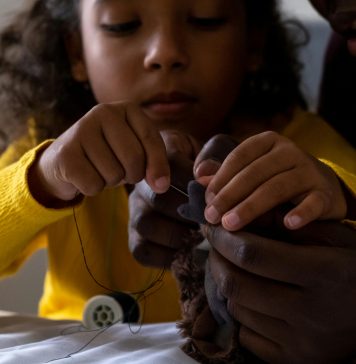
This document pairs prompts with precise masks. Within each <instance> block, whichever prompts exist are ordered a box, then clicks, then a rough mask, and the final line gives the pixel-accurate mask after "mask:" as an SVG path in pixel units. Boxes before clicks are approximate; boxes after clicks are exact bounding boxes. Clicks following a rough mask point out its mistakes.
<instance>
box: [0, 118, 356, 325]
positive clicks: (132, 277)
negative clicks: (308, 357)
mask: <svg viewBox="0 0 356 364" xmlns="http://www.w3.org/2000/svg"><path fill="white" fill-rule="evenodd" d="M282 134H284V135H285V136H287V137H289V138H290V139H292V140H294V141H295V142H296V143H297V144H298V145H299V146H300V147H301V148H303V149H304V150H305V151H307V152H309V153H310V154H312V155H314V156H315V157H317V158H319V159H321V160H323V161H324V162H325V163H327V164H328V165H329V166H331V167H332V168H333V169H334V171H335V172H336V173H337V174H338V175H339V177H340V178H341V179H342V180H343V181H344V183H345V184H346V185H347V186H348V188H349V189H350V191H351V193H352V194H353V195H354V196H356V151H355V150H354V149H353V148H352V147H351V146H350V145H349V144H348V143H347V142H345V141H344V139H343V138H342V137H341V136H339V135H338V134H337V133H336V132H335V131H334V130H333V129H332V128H331V127H330V126H328V125H327V124H326V123H325V122H323V121H322V120H321V119H320V118H318V117H317V116H315V115H312V114H309V113H305V112H301V111H296V113H295V115H294V118H293V120H292V121H291V123H290V124H289V125H288V126H287V127H286V129H285V130H284V131H283V132H282ZM46 143H48V142H45V143H44V144H42V145H40V146H37V147H34V146H33V145H31V139H30V137H26V138H24V139H22V140H21V141H18V142H17V143H15V144H13V145H11V146H10V147H9V148H8V149H7V150H6V151H5V152H4V154H3V155H2V156H1V157H0V178H1V182H2V183H1V185H0V196H1V198H0V221H1V229H0V244H1V248H0V275H2V276H6V275H8V274H12V273H14V272H15V271H16V270H17V269H18V268H19V267H20V265H21V263H22V262H23V261H24V260H25V259H26V258H27V257H28V256H29V255H30V254H31V253H32V252H33V251H35V250H36V249H39V248H41V247H46V248H47V250H48V256H49V266H48V272H47V275H46V281H45V289H44V293H43V297H42V299H41V302H40V315H42V316H45V317H48V318H56V319H59V318H74V319H81V315H82V310H83V305H84V304H85V302H86V300H87V299H88V298H89V297H91V296H92V295H95V294H99V293H102V292H103V289H102V288H100V287H99V286H98V285H97V284H96V283H95V282H94V280H93V279H92V277H91V276H90V275H89V273H88V271H87V269H86V267H85V264H84V259H83V254H82V251H81V245H80V240H79V235H78V231H77V227H76V224H75V220H74V216H73V214H74V213H73V208H65V209H48V208H45V207H43V206H41V205H40V204H39V203H37V202H36V201H35V200H34V198H33V197H32V196H31V193H30V191H29V189H28V183H27V171H28V169H29V167H30V166H31V164H32V162H33V161H34V160H35V158H36V153H37V152H38V150H40V149H41V148H43V147H44V146H45V145H46ZM26 149H27V150H28V151H27V152H26V153H24V150H26ZM21 155H22V156H21ZM20 156H21V158H20ZM19 158H20V159H19ZM75 217H76V218H77V221H78V229H79V233H80V237H81V240H82V242H83V246H84V251H85V257H86V259H87V263H88V266H89V268H90V271H91V272H92V273H93V275H94V277H95V278H96V279H97V281H99V282H100V283H101V284H103V285H105V286H106V287H110V288H112V289H115V290H121V291H126V292H139V291H143V290H145V289H146V288H147V287H148V286H150V284H151V283H152V282H153V281H155V279H156V278H157V276H158V275H159V273H160V271H159V270H155V269H148V268H144V267H142V266H141V265H140V264H138V263H137V262H136V261H135V260H134V258H133V257H132V256H131V254H130V252H129V249H128V242H127V222H128V204H127V194H126V191H125V189H124V188H123V187H119V188H115V189H108V190H105V191H104V192H102V193H101V194H99V195H98V196H96V197H90V198H89V197H88V198H85V199H84V200H83V202H82V203H80V205H78V206H76V207H75ZM350 223H351V224H353V226H354V227H356V224H355V223H354V222H350ZM151 292H153V293H152V294H150V295H148V297H147V298H146V300H145V302H143V301H142V305H141V307H142V308H143V307H144V313H143V321H144V322H159V321H168V320H176V319H179V317H180V309H179V305H178V292H177V289H176V284H175V281H174V279H173V278H172V277H171V275H170V273H169V272H167V273H166V274H165V276H164V279H163V282H162V283H161V285H160V288H159V289H158V287H157V289H155V288H153V290H152V291H150V293H151Z"/></svg>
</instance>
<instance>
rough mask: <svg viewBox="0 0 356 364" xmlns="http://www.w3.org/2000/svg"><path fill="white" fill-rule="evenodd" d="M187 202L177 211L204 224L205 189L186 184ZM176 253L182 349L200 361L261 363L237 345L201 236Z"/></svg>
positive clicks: (235, 330) (211, 363) (234, 328)
mask: <svg viewBox="0 0 356 364" xmlns="http://www.w3.org/2000/svg"><path fill="white" fill-rule="evenodd" d="M188 195H189V202H188V203H187V204H184V205H181V206H180V207H179V208H178V212H179V213H180V214H181V215H182V216H183V217H184V218H186V219H188V220H191V221H194V222H196V223H198V224H205V223H206V220H205V218H204V208H205V188H204V187H203V186H202V185H200V184H199V183H197V182H196V181H190V182H189V183H188ZM192 240H193V241H195V243H193V244H192V241H190V242H189V245H187V246H185V247H184V248H183V249H182V250H181V251H179V253H178V254H177V258H176V259H175V261H174V263H173V265H172V271H173V273H174V274H175V277H176V279H177V281H178V284H179V288H180V292H181V307H182V316H183V319H182V321H181V322H180V323H179V328H180V329H181V334H182V335H183V336H184V337H187V338H188V341H187V343H186V344H185V345H184V347H183V350H184V351H185V352H186V353H187V354H188V355H190V356H191V357H193V358H194V359H196V360H198V361H199V362H200V363H207V364H218V363H258V362H261V361H259V360H258V359H256V358H255V357H253V356H252V355H251V354H249V353H247V352H246V351H245V350H244V349H243V348H241V347H240V345H239V340H238V334H239V323H238V322H236V321H234V320H233V319H232V318H231V316H230V315H229V313H228V312H227V308H226V300H225V298H224V297H222V296H221V295H219V292H218V289H217V287H216V284H215V282H214V280H213V279H212V277H211V274H210V269H209V264H208V260H207V257H208V254H209V247H207V249H206V248H202V247H201V244H200V243H201V235H199V238H198V237H197V239H194V237H193V239H192Z"/></svg>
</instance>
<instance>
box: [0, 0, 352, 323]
mask: <svg viewBox="0 0 356 364" xmlns="http://www.w3.org/2000/svg"><path fill="white" fill-rule="evenodd" d="M256 9H258V11H256ZM265 34H267V36H265ZM0 65H1V67H0V69H1V76H0V82H1V84H0V85H1V86H0V87H1V108H2V110H3V117H2V122H1V126H2V131H3V136H4V138H3V139H4V145H6V150H5V151H4V153H3V155H2V157H1V161H0V162H1V167H2V170H1V180H2V184H1V202H0V214H1V221H2V229H1V233H0V241H1V242H2V247H1V250H0V251H1V253H0V271H1V273H2V275H3V276H5V275H7V274H10V273H13V272H14V271H15V270H16V269H18V267H19V266H20V264H21V263H22V262H23V261H24V260H25V259H26V258H27V257H28V256H29V255H30V254H31V253H32V252H33V251H34V250H36V249H38V248H40V247H47V249H48V255H49V266H48V273H47V276H46V282H45V289H44V294H43V297H42V300H41V303H40V314H41V315H42V316H46V317H50V318H77V319H78V318H81V313H82V309H83V305H84V303H85V301H86V300H87V299H88V298H89V297H91V296H92V295H95V294H98V293H100V292H102V291H103V288H102V287H100V286H99V285H98V284H97V283H96V282H95V281H94V280H93V278H92V276H91V275H90V274H89V272H88V267H89V268H90V271H91V272H92V274H93V276H94V277H95V278H96V280H97V281H98V282H100V283H101V284H102V285H103V286H106V287H110V288H112V289H115V290H120V291H126V292H131V293H134V294H136V296H137V297H141V292H144V291H145V290H147V289H148V288H149V287H152V283H153V282H154V281H155V280H157V276H158V274H159V271H156V270H152V269H147V268H144V267H142V266H140V265H139V264H138V263H136V261H135V260H134V259H133V257H132V256H131V254H130V252H129V249H128V244H127V224H128V207H127V191H126V189H125V187H124V186H122V184H123V183H129V184H133V183H136V182H138V181H140V180H141V179H143V178H145V179H146V181H147V182H148V184H149V185H150V187H151V188H152V189H153V190H154V191H155V192H159V193H160V192H164V191H166V190H167V189H168V186H169V183H170V175H169V169H168V163H167V157H166V153H165V150H164V144H163V141H162V139H161V137H160V135H159V131H163V130H171V129H175V130H178V131H179V132H182V133H185V134H187V135H189V137H190V138H194V139H195V140H198V141H199V142H204V141H206V140H207V139H208V138H210V137H211V136H213V135H214V134H216V133H220V132H231V133H235V134H236V135H237V136H238V137H239V138H240V139H244V138H245V137H246V136H250V135H253V134H255V133H258V132H261V131H264V130H267V129H271V130H276V131H281V130H283V128H284V127H285V126H286V125H287V124H288V122H289V121H290V119H291V118H294V119H296V120H294V121H293V122H292V124H291V125H292V126H291V127H290V128H291V129H289V130H291V131H293V132H291V133H290V134H291V137H295V139H298V133H299V131H300V130H302V132H303V136H302V135H300V134H299V135H300V136H299V141H300V140H301V139H303V137H304V135H305V133H307V130H308V128H309V125H308V122H309V120H310V119H308V118H307V117H305V116H304V114H303V113H302V112H300V111H298V112H295V110H294V107H295V106H296V105H297V104H298V103H299V104H301V103H302V101H301V97H300V94H299V90H298V86H297V80H298V79H297V76H296V73H295V64H294V61H293V57H292V53H290V51H289V49H288V45H287V40H286V36H285V33H284V30H283V28H282V26H281V25H280V23H279V20H278V16H277V14H276V12H275V3H274V1H267V0H254V1H251V0H247V1H242V0H240V1H235V0H226V1H225V0H224V1H221V0H194V1H191V0H183V1H182V0H169V1H166V0H149V1H146V0H145V1H143V0H135V1H130V2H127V1H124V0H117V1H110V0H102V1H95V0H82V1H78V2H65V1H61V0H36V1H35V2H34V4H33V6H32V7H31V8H30V9H29V11H27V12H25V13H23V14H22V15H20V17H18V18H16V19H15V20H14V22H13V24H12V25H10V26H9V27H8V28H7V29H5V30H4V32H3V33H2V36H1V57H0ZM320 123H321V122H320ZM321 124H322V123H321ZM318 125H320V124H318ZM331 134H332V133H330V134H328V135H327V140H325V144H323V145H322V147H321V149H325V148H326V144H327V142H328V141H330V139H329V136H330V135H331ZM337 140H338V139H337ZM302 146H303V147H306V145H303V143H302ZM342 147H343V148H346V150H347V146H346V147H345V145H343V144H342ZM306 149H307V150H308V148H306ZM310 151H313V150H312V149H311V150H310ZM338 152H340V154H336V155H334V153H328V152H327V151H326V152H325V154H324V156H330V158H327V159H330V160H331V161H332V162H334V164H333V166H335V169H336V170H337V171H339V170H341V169H340V168H339V169H338V166H339V165H341V166H342V167H345V168H348V167H349V165H348V155H345V156H343V157H342V158H341V157H340V155H341V152H342V151H341V150H340V151H338ZM316 156H319V155H318V153H316ZM340 176H341V177H343V176H344V175H343V174H342V173H341V174H340ZM345 182H346V183H347V181H345ZM137 212H139V211H137ZM73 215H74V216H73ZM80 242H82V244H83V250H84V255H85V256H83V252H82V250H81V245H80ZM153 252H154V250H152V252H151V253H150V252H148V256H146V258H147V259H148V260H149V259H150V254H154V253H153ZM84 258H85V259H86V261H84ZM161 283H163V284H161V286H160V289H157V287H156V286H154V287H155V289H153V290H148V291H147V293H146V296H147V297H146V298H145V300H144V303H145V304H144V305H142V308H144V310H142V319H143V321H144V322H153V321H166V320H175V319H177V318H178V317H179V307H178V295H177V292H176V287H175V283H174V281H173V278H172V277H171V276H170V275H168V274H166V276H165V277H164V279H163V281H162V282H161Z"/></svg>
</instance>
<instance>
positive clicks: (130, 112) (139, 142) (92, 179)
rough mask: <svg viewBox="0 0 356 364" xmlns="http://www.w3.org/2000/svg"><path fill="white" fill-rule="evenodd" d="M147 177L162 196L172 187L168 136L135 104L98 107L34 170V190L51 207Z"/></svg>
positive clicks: (31, 178) (49, 150) (31, 180)
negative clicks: (167, 148) (162, 133)
mask: <svg viewBox="0 0 356 364" xmlns="http://www.w3.org/2000/svg"><path fill="white" fill-rule="evenodd" d="M143 178H145V179H146V181H147V183H148V184H149V186H150V187H151V188H152V190H153V191H155V192H157V193H162V192H165V191H166V190H167V189H168V187H169V184H170V171H169V165H168V159H167V154H166V149H165V145H164V142H163V140H162V137H161V136H160V133H159V131H158V130H156V129H155V127H154V125H153V124H152V122H151V121H150V120H148V119H147V117H145V115H143V114H142V112H141V111H140V110H139V108H137V107H135V106H134V105H133V104H130V103H122V102H120V103H112V104H101V105H97V106H95V107H94V108H93V109H92V110H90V111H89V112H88V113H87V114H86V115H84V116H83V117H82V118H81V119H80V120H79V121H77V122H76V123H75V124H74V125H73V126H72V127H70V128H69V129H68V130H67V131H65V132H64V133H63V134H62V135H61V136H59V137H58V138H57V139H56V140H55V141H54V142H53V143H52V144H51V145H50V146H49V147H48V148H47V149H45V150H44V151H43V153H42V154H41V156H40V158H39V159H38V160H37V161H36V162H35V164H34V166H33V167H32V168H31V170H30V175H29V183H30V189H31V190H32V192H34V195H35V197H38V199H39V200H40V202H42V203H44V204H45V205H53V204H55V202H56V201H57V202H58V200H61V201H70V200H73V199H74V198H75V197H76V196H77V195H78V194H82V195H85V196H94V195H96V194H98V193H99V192H100V191H102V190H103V189H104V188H106V187H113V186H117V185H119V184H122V183H130V184H134V183H137V182H139V181H140V180H142V179H143Z"/></svg>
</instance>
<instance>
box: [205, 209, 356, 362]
mask: <svg viewBox="0 0 356 364" xmlns="http://www.w3.org/2000/svg"><path fill="white" fill-rule="evenodd" d="M279 217H280V218H279V221H277V222H275V223H274V222H273V221H272V220H271V219H270V221H269V222H266V221H264V222H262V229H261V231H262V230H265V233H266V234H265V235H267V236H268V235H270V237H264V236H262V235H261V234H255V233H253V232H248V231H239V232H235V233H231V232H228V231H227V230H225V229H223V228H222V227H221V226H211V225H210V226H209V225H206V226H205V227H204V228H203V229H204V233H205V234H206V236H207V238H208V240H209V242H210V243H211V245H212V246H213V247H214V249H213V250H212V251H211V253H210V257H209V265H210V270H211V274H212V276H213V278H214V280H215V282H216V284H217V286H218V289H219V291H220V294H221V295H222V296H223V297H225V298H226V301H227V308H228V311H229V313H230V314H231V315H232V317H233V318H234V319H235V320H237V321H238V322H239V323H240V324H241V327H240V333H239V340H240V344H241V345H242V346H243V347H245V348H246V349H248V350H249V351H251V352H252V353H254V354H255V355H256V356H258V357H259V358H260V359H262V360H264V361H267V362H270V363H341V362H347V361H349V360H350V359H351V358H353V357H355V352H356V310H355V305H356V232H355V230H353V229H352V228H350V227H348V226H346V225H343V224H342V223H338V222H313V223H311V224H309V225H307V226H306V227H304V228H302V229H299V230H296V231H287V229H284V228H283V227H282V221H283V219H282V215H280V216H279ZM255 225H257V224H255ZM268 226H269V227H272V226H274V229H268ZM254 228H256V226H255V227H254ZM257 228H258V226H257ZM273 235H278V236H279V237H278V239H275V238H272V236H273ZM291 243H292V244H291ZM293 243H294V244H293Z"/></svg>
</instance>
